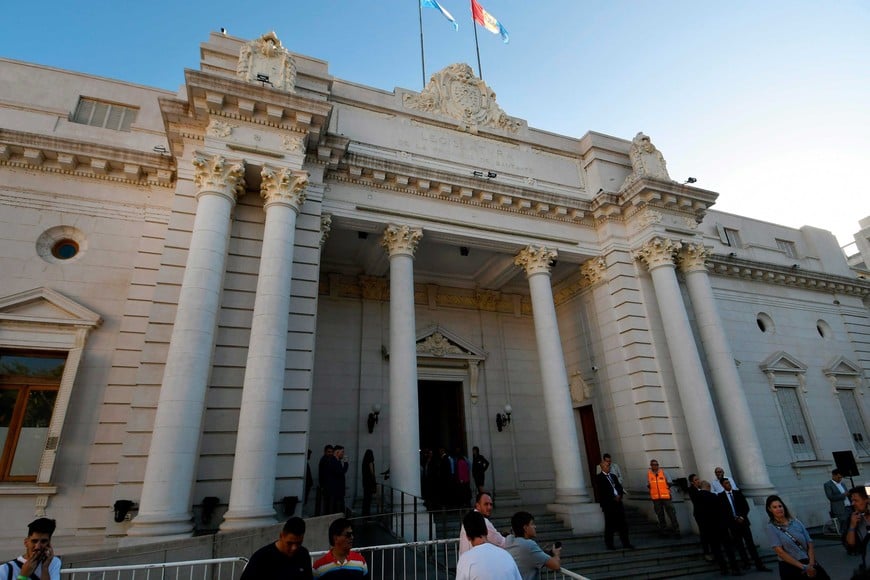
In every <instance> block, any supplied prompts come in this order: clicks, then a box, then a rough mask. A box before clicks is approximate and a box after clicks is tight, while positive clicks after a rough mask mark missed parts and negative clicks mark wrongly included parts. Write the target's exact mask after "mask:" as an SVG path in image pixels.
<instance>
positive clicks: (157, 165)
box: [0, 129, 176, 187]
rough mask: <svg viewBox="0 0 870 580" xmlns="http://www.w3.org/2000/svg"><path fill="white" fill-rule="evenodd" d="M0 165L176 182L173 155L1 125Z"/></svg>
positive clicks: (136, 181) (121, 179) (131, 181)
mask: <svg viewBox="0 0 870 580" xmlns="http://www.w3.org/2000/svg"><path fill="white" fill-rule="evenodd" d="M0 165H8V166H10V167H21V168H25V169H31V170H38V171H44V172H47V173H59V174H63V175H74V176H78V177H86V178H89V179H101V180H104V181H114V182H120V183H129V184H132V185H140V186H141V185H156V186H159V187H172V186H174V185H175V176H176V171H175V159H174V158H172V157H171V156H168V155H160V154H157V153H144V152H142V151H134V150H131V149H121V148H118V147H111V146H107V145H99V144H95V143H85V142H80V141H73V140H71V139H62V138H57V137H45V136H41V135H34V134H31V133H23V132H20V131H13V130H9V129H0Z"/></svg>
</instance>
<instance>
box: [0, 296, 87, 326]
mask: <svg viewBox="0 0 870 580" xmlns="http://www.w3.org/2000/svg"><path fill="white" fill-rule="evenodd" d="M102 321H103V319H102V317H101V316H100V315H99V314H97V313H96V312H94V311H93V310H90V309H89V308H86V307H85V306H82V305H81V304H79V303H78V302H76V301H74V300H71V299H70V298H67V297H66V296H64V295H63V294H61V293H60V292H57V291H55V290H52V289H50V288H45V287H42V288H34V289H32V290H25V291H24V292H18V293H17V294H10V295H9V296H4V297H2V298H0V322H24V323H27V322H29V323H38V324H64V325H75V326H99V325H100V323H101V322H102Z"/></svg>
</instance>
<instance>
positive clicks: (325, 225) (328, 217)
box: [320, 213, 332, 248]
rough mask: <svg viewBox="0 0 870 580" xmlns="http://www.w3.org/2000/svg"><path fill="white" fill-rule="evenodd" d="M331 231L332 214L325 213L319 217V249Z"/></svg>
mask: <svg viewBox="0 0 870 580" xmlns="http://www.w3.org/2000/svg"><path fill="white" fill-rule="evenodd" d="M331 231H332V214H331V213H325V214H321V216H320V247H321V248H322V247H323V244H325V243H326V240H328V239H329V232H331Z"/></svg>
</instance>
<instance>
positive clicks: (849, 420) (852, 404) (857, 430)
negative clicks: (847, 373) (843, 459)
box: [837, 389, 870, 457]
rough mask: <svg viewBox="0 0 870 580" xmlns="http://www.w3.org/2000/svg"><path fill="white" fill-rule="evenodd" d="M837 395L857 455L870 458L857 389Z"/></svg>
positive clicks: (843, 391)
mask: <svg viewBox="0 0 870 580" xmlns="http://www.w3.org/2000/svg"><path fill="white" fill-rule="evenodd" d="M837 394H838V398H839V399H840V406H841V407H842V408H843V415H845V416H846V426H847V427H848V428H849V433H850V434H851V435H852V444H853V445H854V446H855V451H856V452H857V455H858V456H860V457H868V456H870V441H867V429H866V428H865V427H864V419H862V418H861V411H860V410H859V408H858V405H859V404H860V403H859V402H858V399H857V398H856V393H855V389H839V390H838V391H837Z"/></svg>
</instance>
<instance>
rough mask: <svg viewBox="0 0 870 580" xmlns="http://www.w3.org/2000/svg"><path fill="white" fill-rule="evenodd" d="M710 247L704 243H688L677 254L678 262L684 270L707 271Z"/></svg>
mask: <svg viewBox="0 0 870 580" xmlns="http://www.w3.org/2000/svg"><path fill="white" fill-rule="evenodd" d="M709 256H710V248H707V247H706V246H704V244H686V245H685V246H683V249H681V250H680V252H679V253H678V254H677V263H679V265H680V270H682V271H683V272H706V271H707V258H708V257H709Z"/></svg>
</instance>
